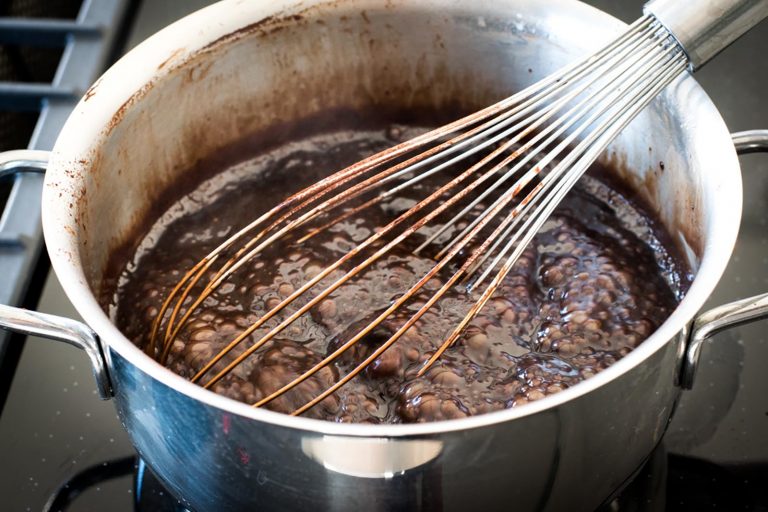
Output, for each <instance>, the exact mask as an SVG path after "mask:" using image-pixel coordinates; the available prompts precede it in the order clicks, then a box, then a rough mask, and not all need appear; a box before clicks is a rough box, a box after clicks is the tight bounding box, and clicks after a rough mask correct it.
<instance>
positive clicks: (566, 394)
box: [43, 0, 742, 437]
mask: <svg viewBox="0 0 768 512" xmlns="http://www.w3.org/2000/svg"><path fill="white" fill-rule="evenodd" d="M400 1H403V0H397V1H396V2H394V3H395V4H397V3H399V2H400ZM510 2H511V3H512V4H514V5H519V6H523V7H524V8H525V9H527V10H535V9H538V10H546V11H549V13H548V14H549V15H551V13H553V12H554V13H556V14H557V15H562V16H563V17H567V16H569V15H572V16H582V17H584V16H586V17H591V18H593V19H595V20H596V21H600V22H601V23H604V24H605V26H606V27H608V26H612V27H615V29H616V31H619V30H621V29H622V28H623V27H625V26H626V25H625V24H624V23H622V22H620V21H618V20H617V19H615V18H613V17H612V16H610V15H608V14H606V13H604V12H602V11H600V10H598V9H596V8H594V7H591V6H588V5H586V4H582V3H580V2H571V1H568V0H510ZM331 3H333V4H334V8H336V9H338V8H343V7H346V6H349V5H351V4H354V6H355V8H356V9H357V8H361V5H370V6H374V5H379V4H380V2H377V0H348V1H346V2H345V3H341V4H339V2H338V1H337V2H325V1H321V2H317V4H318V5H320V6H321V7H322V6H326V5H330V4H331ZM389 3H390V4H391V3H393V2H389ZM268 4H269V5H268ZM425 4H426V5H425V8H429V5H430V4H437V5H439V4H440V0H429V1H427V2H425ZM479 5H481V4H479ZM444 7H445V6H443V8H444ZM479 8H482V7H479ZM306 9H307V2H303V1H301V0H287V1H281V2H274V3H272V2H270V3H267V2H256V3H253V2H250V3H244V2H242V0H225V1H223V2H219V3H217V4H213V5H211V6H208V7H206V8H204V9H201V10H199V11H197V12H195V13H192V14H190V15H189V16H187V17H185V18H182V19H181V20H179V21H177V22H175V23H173V24H172V25H169V26H168V27H166V28H165V29H163V30H161V31H160V32H158V33H157V34H155V35H153V36H151V37H150V38H148V39H147V40H145V41H144V42H143V43H141V44H140V45H138V46H137V47H136V48H134V49H133V50H131V51H130V52H129V53H128V54H126V55H125V56H124V57H123V58H121V59H120V60H119V61H118V62H117V63H115V64H114V65H113V66H112V67H111V68H110V69H109V70H107V72H106V73H104V75H103V76H102V77H101V78H99V79H98V80H97V82H96V83H95V84H94V86H92V87H91V89H90V90H89V91H88V92H87V93H86V95H85V96H84V97H83V99H81V101H80V102H79V103H78V105H77V106H76V107H75V109H74V111H73V112H72V114H71V115H70V117H69V119H68V120H67V122H66V124H65V126H64V128H63V129H62V132H61V134H60V135H59V138H58V139H57V142H56V145H55V147H54V150H53V153H52V157H51V162H50V165H49V168H48V171H47V173H46V178H45V187H44V192H43V231H44V235H45V241H46V244H47V247H48V252H49V255H50V258H51V262H52V266H53V268H54V270H55V272H56V275H57V277H58V278H59V280H60V281H61V284H62V286H63V288H64V291H65V293H66V294H67V296H68V297H69V299H70V300H71V301H72V303H73V304H74V306H75V308H76V309H77V311H78V313H80V315H81V316H82V317H83V319H84V320H85V321H86V323H88V324H89V325H90V326H91V328H92V329H93V330H94V331H96V333H98V335H99V337H100V339H101V341H102V343H103V344H104V348H105V350H104V352H105V354H106V356H107V361H108V363H110V364H109V366H110V368H111V367H112V365H111V361H110V358H111V353H110V352H111V350H114V351H115V352H116V353H117V354H118V355H120V356H121V357H123V358H125V359H126V360H127V361H128V362H130V363H131V364H133V365H135V366H137V367H138V368H139V369H141V370H142V371H144V372H146V373H147V374H148V375H150V376H151V377H152V378H154V379H156V380H158V381H160V382H162V383H163V384H165V385H167V386H169V387H171V388H173V389H175V390H176V391H178V392H180V393H183V394H184V395H186V396H188V397H190V398H192V399H195V400H199V401H201V402H203V403H205V404H208V405H210V406H212V407H216V408H218V409H222V410H224V411H227V412H229V413H232V414H237V415H240V416H244V417H247V418H251V419H253V420H257V421H263V422H266V423H269V424H272V425H277V426H282V427H287V428H291V429H299V430H305V431H312V432H317V433H322V434H328V435H343V436H355V437H369V436H373V437H408V436H424V435H430V434H438V433H444V432H452V431H460V430H465V429H471V428H480V427H485V426H489V425H494V424H498V423H502V422H506V421H511V420H514V419H517V418H522V417H525V416H529V415H533V414H538V413H540V412H543V411H546V410H550V409H554V408H556V407H558V406H560V405H563V404H565V403H567V402H569V401H571V400H574V399H576V398H578V397H580V396H582V395H586V394H588V393H590V392H592V391H594V390H596V389H598V388H600V387H602V386H604V385H606V384H608V383H610V382H611V381H613V380H614V379H617V378H619V377H621V376H622V375H624V374H625V373H627V372H629V371H631V370H632V369H634V368H636V367H638V366H640V365H641V364H642V363H643V362H644V361H645V360H647V359H648V358H650V357H652V356H653V354H654V353H656V352H657V351H658V350H660V349H662V348H663V347H664V346H665V345H666V344H667V343H670V342H673V340H675V339H676V338H677V336H678V334H679V333H680V332H681V331H683V330H684V329H685V326H686V325H687V324H688V323H689V322H690V321H691V320H692V319H693V317H694V316H695V315H696V312H697V311H698V310H699V309H700V308H701V306H702V305H703V304H704V302H705V300H706V299H707V298H708V296H709V294H710V293H711V292H712V290H713V289H714V287H715V285H716V284H717V282H718V280H719V279H720V276H721V275H722V273H723V271H724V270H725V267H726V265H727V263H728V261H729V259H730V254H731V251H732V249H733V246H734V244H735V241H736V235H737V232H738V227H739V223H740V219H741V202H742V196H741V174H740V170H739V164H738V159H737V157H736V153H735V150H734V148H733V145H732V144H731V141H730V135H729V132H728V129H727V128H726V125H725V123H724V121H723V120H722V118H721V117H720V116H719V114H718V113H717V110H716V109H715V107H714V105H713V104H712V102H711V100H710V99H709V98H708V97H707V96H706V94H705V93H704V92H703V90H702V89H701V87H700V86H699V85H698V84H697V83H696V82H695V80H694V79H693V78H692V77H691V76H690V75H688V76H685V77H683V78H681V79H680V80H679V81H678V82H676V84H673V85H672V86H670V87H675V86H684V87H686V91H692V92H693V93H695V96H696V101H697V102H699V103H701V104H699V105H697V106H698V107H699V109H698V110H699V111H700V112H696V115H697V116H700V117H702V118H704V119H705V121H704V122H703V123H702V122H697V123H693V124H694V125H696V126H705V127H706V132H707V133H708V134H709V136H708V137H707V140H708V142H710V141H715V142H714V143H712V144H707V146H708V147H707V148H705V151H707V152H708V154H710V156H711V158H710V159H708V162H709V165H711V166H712V167H713V168H715V169H718V172H719V174H717V175H716V176H717V179H718V182H717V183H716V184H715V185H714V188H715V189H716V190H717V193H718V194H719V195H720V197H721V200H720V201H718V203H719V204H720V205H722V206H717V208H718V211H717V212H716V215H713V218H712V220H711V223H712V226H711V227H710V229H709V232H710V233H715V234H716V235H717V236H716V237H713V236H708V237H707V242H706V246H705V247H704V252H703V258H702V262H701V266H700V268H699V270H698V272H697V273H696V276H695V278H694V281H693V283H692V285H691V287H690V290H689V291H688V293H687V294H686V296H685V297H684V299H683V300H682V301H681V302H680V304H679V305H678V307H677V308H676V309H675V311H674V312H673V313H672V315H670V317H669V318H668V319H667V320H666V321H665V322H664V323H663V324H662V325H661V326H660V327H659V328H658V329H657V330H656V332H654V333H653V334H652V335H651V336H650V337H649V338H647V339H646V340H645V341H643V342H642V343H641V344H640V345H639V346H638V347H637V348H636V349H634V350H633V351H632V352H630V353H629V354H628V355H627V356H625V357H624V358H622V359H621V360H619V361H618V362H616V363H614V364H613V365H611V366H610V367H609V368H607V369H605V370H603V371H602V372H600V373H598V374H597V375H594V376H593V377H591V378H589V379H587V380H585V381H583V382H581V383H579V384H577V385H575V386H573V387H571V388H568V389H566V390H564V391H561V392H559V393H556V394H554V395H549V396H547V397H545V398H543V399H541V400H537V401H535V402H532V403H528V404H526V405H525V406H524V407H521V408H512V409H505V410H502V411H496V412H491V413H486V414H482V415H478V416H471V417H468V418H463V419H457V420H443V421H437V422H432V423H425V424H387V425H365V424H340V423H333V422H330V421H325V420H318V419H310V418H302V417H293V416H289V415H286V414H282V413H277V412H272V411H268V410H265V409H254V408H253V407H251V406H249V405H247V404H244V403H242V402H238V401H235V400H232V399H230V398H226V397H224V396H221V395H217V394H216V393H214V392H212V391H208V390H206V389H204V388H202V387H200V386H198V385H196V384H192V383H191V382H189V381H188V380H186V379H184V378H183V377H181V376H179V375H177V374H175V373H173V372H172V371H171V370H168V369H166V368H165V367H163V366H162V365H160V364H159V363H157V362H156V361H154V360H153V359H152V358H150V357H149V356H147V355H146V354H144V352H142V351H141V350H140V349H139V348H138V347H136V346H135V345H134V344H133V343H132V342H131V341H130V340H128V339H127V338H126V337H125V336H123V335H122V334H121V333H120V331H119V330H118V329H117V328H116V327H115V326H114V325H113V324H112V323H111V321H110V320H109V318H108V316H107V315H106V314H105V312H104V311H103V310H102V309H101V307H100V306H99V304H98V302H97V300H96V298H95V296H94V295H93V293H92V292H91V290H90V288H89V286H88V284H87V281H86V278H85V275H84V272H83V268H82V265H81V261H80V258H79V251H78V239H77V233H78V232H79V230H80V228H79V226H78V219H77V211H78V208H79V205H77V204H76V203H77V201H73V203H74V207H73V205H71V204H70V201H71V200H72V199H71V198H77V197H80V194H82V190H83V188H84V186H85V185H84V182H85V179H84V172H83V171H85V172H87V171H86V169H87V165H86V163H87V155H89V154H92V153H91V152H92V151H93V148H95V147H97V146H98V145H99V143H100V142H103V140H104V137H105V136H106V132H107V131H108V130H107V128H106V127H108V126H109V125H110V123H111V122H113V116H114V115H115V112H119V111H120V110H121V109H124V108H126V106H128V108H130V104H131V102H132V101H134V100H135V99H137V98H140V95H141V92H142V91H145V90H147V88H148V84H149V83H151V82H152V81H154V80H156V79H157V78H158V77H161V76H163V75H165V74H168V73H172V72H173V69H174V68H175V67H177V66H178V65H182V64H183V62H185V61H186V60H187V59H188V58H191V57H193V56H194V55H196V53H197V52H198V51H199V50H201V49H202V50H203V51H207V48H206V47H207V45H209V44H210V43H212V42H220V43H221V44H226V42H227V41H228V40H230V39H231V38H232V34H234V33H236V32H237V31H238V30H239V29H241V28H243V27H244V26H246V25H247V23H249V21H243V20H261V19H266V18H267V17H270V16H283V15H287V14H292V13H295V12H298V11H303V12H306ZM639 14H640V13H638V15H639ZM211 20H217V23H212V22H211ZM609 32H610V31H606V32H605V33H604V34H603V35H604V36H606V37H605V38H607V37H608V36H610V35H612V34H611V33H609ZM590 37H592V36H590ZM599 39H601V38H600V37H598V40H599ZM168 63H170V64H171V65H166V64H168ZM693 129H695V127H694V128H693ZM78 171H80V172H78ZM714 238H717V243H716V244H715V243H714V241H713V239H714ZM106 347H109V349H111V350H106ZM670 385H673V383H672V382H670Z"/></svg>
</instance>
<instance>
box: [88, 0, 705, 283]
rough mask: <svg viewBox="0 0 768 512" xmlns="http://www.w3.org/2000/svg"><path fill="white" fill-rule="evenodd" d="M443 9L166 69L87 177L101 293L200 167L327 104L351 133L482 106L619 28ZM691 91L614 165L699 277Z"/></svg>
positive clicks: (124, 113) (349, 7)
mask: <svg viewBox="0 0 768 512" xmlns="http://www.w3.org/2000/svg"><path fill="white" fill-rule="evenodd" d="M433 4H437V3H436V2H419V3H416V2H408V3H405V2H403V3H402V5H401V3H400V2H390V3H385V2H376V1H363V0H361V1H350V2H342V3H334V4H328V5H324V6H320V7H315V8H312V9H309V10H305V11H301V12H297V13H287V14H286V15H285V16H280V17H273V18H270V19H268V20H265V21H262V22H258V20H239V22H241V23H242V25H243V26H247V28H245V29H243V30H241V31H239V32H236V33H233V34H232V35H231V36H229V37H225V38H223V39H221V40H219V41H216V42H213V43H211V44H210V45H209V46H207V47H206V48H204V49H203V50H202V51H200V52H198V53H197V54H195V55H193V56H192V57H191V58H189V59H187V60H185V61H184V62H181V63H179V62H176V61H175V60H174V59H173V58H171V59H170V60H169V61H168V63H167V65H165V66H161V68H160V69H158V70H157V76H156V78H155V79H154V81H153V82H151V83H149V84H147V85H146V86H145V87H144V88H142V89H141V90H140V91H138V92H137V93H136V95H135V96H134V97H133V98H131V99H130V100H129V101H128V102H126V104H125V105H124V106H123V107H122V108H121V109H120V110H119V111H118V112H117V113H116V114H115V117H114V118H113V122H112V123H111V124H110V126H109V127H108V128H107V131H106V134H105V138H104V140H103V141H101V143H100V145H99V146H98V148H99V149H98V151H97V153H96V154H95V155H94V158H93V159H92V162H91V169H90V170H89V173H88V174H87V176H86V178H85V179H86V180H87V183H86V187H85V194H84V195H83V197H82V198H81V200H80V203H79V204H78V208H79V209H80V215H79V227H80V233H78V236H79V241H80V255H81V258H82V261H83V266H84V268H85V269H86V273H87V278H88V281H89V283H90V285H91V287H92V288H93V289H94V290H95V291H96V292H97V293H98V292H99V291H100V290H99V288H101V286H100V283H102V279H103V277H104V275H105V273H107V269H108V267H109V266H110V265H111V264H114V263H124V262H125V260H124V259H120V258H118V259H120V261H116V260H113V261H112V263H110V254H113V253H116V251H117V253H118V254H119V251H118V250H119V249H120V248H128V249H132V248H133V247H135V245H136V243H137V242H138V239H139V237H140V236H141V234H142V232H143V230H145V229H146V228H147V227H148V226H149V223H151V222H152V221H153V220H154V219H155V218H157V217H158V216H159V214H160V213H162V211H163V210H164V209H165V208H167V207H168V206H170V201H171V200H172V199H173V198H175V197H177V196H178V194H180V193H181V192H183V191H184V190H188V189H189V188H190V187H191V186H193V185H195V184H196V183H198V182H199V181H200V180H201V179H203V178H204V177H205V176H204V175H202V174H201V173H200V172H197V173H195V172H191V171H190V169H194V168H195V167H196V165H197V164H198V163H199V162H201V161H203V160H206V159H210V158H212V157H215V155H219V154H220V155H225V154H226V148H227V147H229V146H231V145H232V144H234V143H236V142H237V141H239V140H242V139H243V137H246V136H250V137H251V138H252V140H255V141H258V140H264V141H265V143H268V141H269V140H273V141H279V140H280V138H281V137H283V136H285V133H284V132H283V131H281V128H280V126H285V123H286V121H288V120H295V119H300V118H305V117H311V116H312V115H313V114H316V113H318V112H322V111H325V110H329V109H340V110H339V112H340V114H339V115H340V116H341V117H338V118H337V121H338V123H339V124H340V125H341V124H343V123H344V122H345V120H344V118H343V116H344V114H343V112H350V111H366V112H376V111H379V112H389V113H402V114H403V115H407V113H408V112H413V111H416V110H429V111H432V112H438V113H442V114H446V113H451V112H458V111H471V110H475V109H479V108H482V107H484V106H487V105H488V104H490V103H492V102H494V101H497V100H499V99H501V98H503V97H506V96H508V95H510V94H511V93H514V92H515V91H518V90H520V89H521V88H523V87H525V86H526V85H528V84H530V83H532V82H534V81H535V80H537V79H540V78H542V77H544V76H546V75H547V74H549V73H551V72H553V71H555V70H556V69H558V68H559V67H561V66H563V65H565V64H567V63H569V62H571V61H572V60H573V59H574V58H575V57H577V56H580V55H583V54H584V53H586V52H587V51H589V50H590V49H593V48H594V47H595V45H598V44H599V43H600V42H603V41H605V40H606V39H608V38H609V37H610V35H611V34H612V33H615V31H616V30H620V29H621V27H620V25H618V24H616V23H614V22H613V21H611V20H610V19H608V18H607V17H606V27H608V32H601V31H598V30H594V28H593V27H592V24H591V23H590V19H591V18H590V17H585V18H583V19H579V18H572V17H568V15H567V12H565V11H567V10H565V11H564V12H563V13H562V14H559V13H558V12H553V10H552V9H549V10H545V8H544V7H537V6H536V3H535V2H486V1H479V2H463V3H461V2H451V3H446V2H442V3H440V5H439V6H438V5H433ZM446 5H448V6H449V7H448V8H446ZM579 8H585V9H586V7H579ZM582 20H583V21H582ZM249 24H250V25H249ZM582 25H583V26H582ZM171 55H172V54H171ZM689 82H690V81H689ZM100 87H107V84H102V85H101V86H100ZM685 94H691V91H689V90H686V86H685V84H682V85H680V84H678V86H677V87H673V88H672V89H671V90H669V91H668V92H667V93H665V95H664V96H663V97H662V98H660V99H659V100H657V101H656V102H655V103H654V104H653V105H652V107H651V108H650V109H648V110H646V112H644V113H643V114H642V115H641V116H640V117H639V118H638V119H637V120H636V121H635V122H634V123H633V124H632V125H631V127H630V128H629V129H628V130H626V132H625V133H624V134H623V135H622V136H621V137H620V138H619V139H618V140H617V141H616V142H615V144H614V145H613V146H612V148H611V149H610V150H609V151H608V152H607V153H606V155H605V156H604V160H605V161H607V162H609V163H614V164H617V166H618V167H619V168H620V169H621V172H622V174H624V175H625V178H626V179H627V181H628V182H629V184H630V185H631V187H633V188H634V189H635V190H636V191H637V192H638V194H639V195H640V196H641V197H643V199H645V200H646V201H647V202H649V203H651V204H653V205H656V206H655V207H656V209H657V210H658V213H659V215H660V217H661V220H662V221H663V223H664V224H665V225H666V226H667V228H668V230H669V232H670V233H671V234H672V235H673V237H674V238H676V239H677V240H678V241H679V242H680V243H681V245H683V246H684V247H687V248H688V251H689V257H690V260H691V261H690V262H691V264H692V265H693V266H694V267H695V266H696V263H697V261H698V257H699V256H700V255H701V253H702V250H703V243H702V237H703V233H704V232H705V230H706V226H707V223H708V221H707V219H706V218H704V217H703V216H706V215H707V213H706V211H705V209H704V208H700V207H699V206H700V205H701V204H702V202H703V200H704V193H705V192H704V191H703V189H702V185H701V177H700V175H699V173H698V171H697V168H698V166H697V163H696V162H695V160H696V159H697V158H699V157H698V156H697V155H696V154H693V153H692V152H691V151H690V149H686V148H689V146H690V145H691V144H690V141H689V140H687V139H686V138H687V137H689V135H686V134H682V133H681V130H679V129H678V126H680V125H681V124H684V119H683V117H682V114H681V113H680V112H679V111H678V109H677V107H676V105H677V102H678V100H679V99H680V97H682V96H683V95H685ZM693 94H699V93H698V92H697V91H693ZM446 115H447V114H446ZM328 128H331V127H330V126H328ZM660 162H663V163H664V166H663V169H662V167H661V166H660V165H659V163H660ZM680 198H683V200H681V199H680ZM107 212H109V213H107Z"/></svg>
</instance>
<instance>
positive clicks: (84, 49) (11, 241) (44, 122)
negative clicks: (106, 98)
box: [0, 0, 130, 410]
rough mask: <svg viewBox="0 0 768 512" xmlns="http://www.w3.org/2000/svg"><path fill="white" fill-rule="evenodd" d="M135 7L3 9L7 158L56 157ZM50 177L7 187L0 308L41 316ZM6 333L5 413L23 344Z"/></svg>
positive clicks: (2, 348) (0, 104)
mask: <svg viewBox="0 0 768 512" xmlns="http://www.w3.org/2000/svg"><path fill="white" fill-rule="evenodd" d="M129 3H130V2H129V0H108V1H101V0H100V1H94V0H59V1H57V2H50V1H47V0H8V1H4V2H0V151H5V150H9V149H24V148H29V149H44V150H49V149H52V147H53V144H54V142H55V140H56V137H57V136H58V134H59V132H60V131H61V128H62V126H63V125H64V121H65V120H66V118H67V116H68V115H69V113H70V112H71V110H72V108H73V107H74V106H75V104H76V103H77V101H78V100H79V99H80V97H82V95H83V94H84V93H85V91H86V90H87V88H88V87H89V86H90V85H91V83H92V82H93V81H94V80H95V79H96V78H97V76H98V75H99V74H100V73H101V71H102V70H103V69H104V68H105V67H106V64H107V63H108V62H109V61H110V60H111V59H112V58H113V56H114V55H113V50H114V47H115V44H114V43H115V41H116V39H118V35H119V34H118V32H119V31H118V28H119V27H121V26H122V24H121V23H120V20H121V19H123V18H124V17H125V13H126V11H127V7H128V5H129ZM42 186H43V177H42V176H40V175H37V174H29V173H28V174H24V173H12V174H10V175H6V176H5V178H3V179H0V270H1V271H0V304H9V305H15V306H19V305H20V306H24V307H30V308H34V307H35V305H36V302H37V299H38V297H39V293H40V290H41V288H42V283H43V280H44V278H45V275H46V273H47V260H46V259H45V258H40V254H41V252H42V247H43V236H42V227H41V225H40V206H41V203H40V201H41V195H42ZM12 336H14V335H11V334H9V333H8V332H6V331H0V410H2V407H3V404H4V402H5V397H6V396H7V393H8V389H9V386H10V382H11V380H12V378H13V375H14V370H15V367H16V364H17V361H18V358H19V355H20V354H21V349H22V343H23V338H19V337H17V339H13V340H11V338H12Z"/></svg>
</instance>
